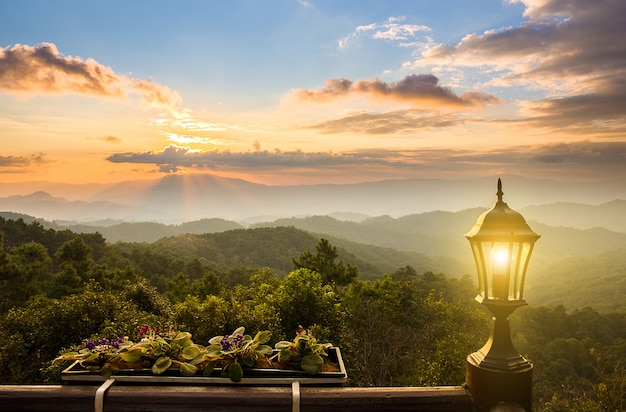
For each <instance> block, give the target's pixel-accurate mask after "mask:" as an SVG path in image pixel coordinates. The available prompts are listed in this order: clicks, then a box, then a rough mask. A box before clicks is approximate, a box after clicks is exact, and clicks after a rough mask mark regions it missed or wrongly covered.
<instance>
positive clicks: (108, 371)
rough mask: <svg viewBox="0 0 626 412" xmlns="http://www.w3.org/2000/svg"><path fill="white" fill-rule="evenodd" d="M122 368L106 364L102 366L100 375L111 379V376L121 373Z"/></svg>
mask: <svg viewBox="0 0 626 412" xmlns="http://www.w3.org/2000/svg"><path fill="white" fill-rule="evenodd" d="M119 370H120V368H118V367H117V366H114V365H111V364H110V363H108V362H107V363H105V364H104V365H102V369H100V374H101V375H102V376H103V377H105V378H107V379H108V378H109V377H110V376H111V375H113V374H114V373H115V372H117V371H119Z"/></svg>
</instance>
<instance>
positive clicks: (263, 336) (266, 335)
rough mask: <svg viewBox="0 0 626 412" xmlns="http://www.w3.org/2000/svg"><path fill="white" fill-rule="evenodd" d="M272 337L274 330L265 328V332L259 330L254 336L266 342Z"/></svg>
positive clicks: (255, 338)
mask: <svg viewBox="0 0 626 412" xmlns="http://www.w3.org/2000/svg"><path fill="white" fill-rule="evenodd" d="M271 338H272V332H270V331H269V330H264V331H263V332H258V333H257V334H256V336H255V337H254V340H255V341H257V342H259V343H265V342H267V341H269V340H270V339H271Z"/></svg>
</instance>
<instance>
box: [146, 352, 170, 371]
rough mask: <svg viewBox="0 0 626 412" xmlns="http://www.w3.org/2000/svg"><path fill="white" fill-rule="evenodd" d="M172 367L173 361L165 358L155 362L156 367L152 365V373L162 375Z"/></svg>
mask: <svg viewBox="0 0 626 412" xmlns="http://www.w3.org/2000/svg"><path fill="white" fill-rule="evenodd" d="M170 366H172V360H171V359H170V358H169V357H167V356H163V357H161V358H159V359H157V360H156V362H154V365H152V368H151V370H152V373H154V374H155V375H160V374H162V373H163V372H165V371H166V370H168V369H169V368H170Z"/></svg>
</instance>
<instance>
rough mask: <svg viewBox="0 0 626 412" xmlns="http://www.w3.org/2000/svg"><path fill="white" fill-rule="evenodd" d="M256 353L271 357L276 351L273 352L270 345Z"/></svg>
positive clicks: (263, 346) (262, 346)
mask: <svg viewBox="0 0 626 412" xmlns="http://www.w3.org/2000/svg"><path fill="white" fill-rule="evenodd" d="M256 352H257V353H260V354H262V355H271V354H272V353H273V352H274V351H273V350H272V347H271V346H269V345H261V346H259V347H258V348H256Z"/></svg>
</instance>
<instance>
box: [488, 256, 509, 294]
mask: <svg viewBox="0 0 626 412" xmlns="http://www.w3.org/2000/svg"><path fill="white" fill-rule="evenodd" d="M491 261H492V264H493V274H492V275H493V276H492V278H491V283H492V285H491V290H492V292H491V294H492V296H493V297H494V298H497V299H507V298H508V295H509V293H508V289H509V288H508V282H507V276H506V275H507V268H508V266H509V250H508V247H507V245H495V246H494V247H493V248H492V249H491Z"/></svg>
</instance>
